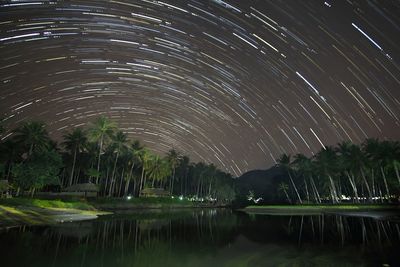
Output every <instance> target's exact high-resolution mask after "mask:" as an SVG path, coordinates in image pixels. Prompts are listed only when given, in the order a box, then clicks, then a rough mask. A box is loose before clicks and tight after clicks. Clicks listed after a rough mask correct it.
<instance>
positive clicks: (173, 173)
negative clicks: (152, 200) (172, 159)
mask: <svg viewBox="0 0 400 267" xmlns="http://www.w3.org/2000/svg"><path fill="white" fill-rule="evenodd" d="M174 181H175V168H173V171H172V181H171V196H172V194H173V193H174Z"/></svg>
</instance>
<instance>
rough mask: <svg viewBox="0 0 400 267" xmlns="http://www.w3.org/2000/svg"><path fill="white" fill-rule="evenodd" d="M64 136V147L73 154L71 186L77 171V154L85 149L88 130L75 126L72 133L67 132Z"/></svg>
mask: <svg viewBox="0 0 400 267" xmlns="http://www.w3.org/2000/svg"><path fill="white" fill-rule="evenodd" d="M63 137H64V142H63V145H64V147H65V148H66V149H67V150H68V151H69V152H70V153H71V154H72V155H73V161H72V168H71V175H70V178H69V186H71V185H72V181H73V177H74V172H75V165H76V158H77V155H78V154H79V153H80V152H82V151H83V150H84V149H85V147H86V143H87V137H86V132H85V131H84V130H82V128H79V127H78V128H75V129H74V130H73V131H71V132H70V133H67V134H65V135H64V136H63Z"/></svg>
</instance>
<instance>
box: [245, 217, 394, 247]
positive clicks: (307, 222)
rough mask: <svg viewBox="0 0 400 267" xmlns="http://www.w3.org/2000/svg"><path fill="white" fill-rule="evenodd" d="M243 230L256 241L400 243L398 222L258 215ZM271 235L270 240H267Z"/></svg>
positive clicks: (249, 220)
mask: <svg viewBox="0 0 400 267" xmlns="http://www.w3.org/2000/svg"><path fill="white" fill-rule="evenodd" d="M245 220H247V221H246V222H245V223H243V224H242V225H243V227H244V229H243V231H244V232H245V233H246V236H248V237H249V239H251V240H254V241H256V242H271V241H273V242H275V241H281V242H293V241H294V240H296V241H298V244H299V245H301V244H302V243H304V242H314V243H315V242H316V241H318V242H319V243H320V244H324V243H337V242H339V243H340V244H341V245H344V244H345V243H346V242H350V243H357V244H362V245H369V244H371V245H378V244H379V245H380V246H384V245H391V244H392V243H393V242H399V241H400V226H399V223H398V222H395V221H386V220H377V219H373V218H367V217H348V216H341V215H312V216H311V215H310V216H308V215H307V216H265V215H261V216H257V218H256V220H254V219H250V218H246V219H245ZM266 236H268V238H266Z"/></svg>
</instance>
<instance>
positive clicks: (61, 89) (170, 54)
mask: <svg viewBox="0 0 400 267" xmlns="http://www.w3.org/2000/svg"><path fill="white" fill-rule="evenodd" d="M399 41H400V2H399V1H389V0H387V1H373V0H370V1H351V0H347V1H318V0H313V1H283V0H282V1H261V0H246V1H239V0H236V1H233V0H230V1H228V0H226V1H222V0H210V1H206V0H197V1H196V0H187V1H171V0H164V1H152V0H142V1H139V0H136V1H134V0H115V1H114V0H104V1H95V0H90V1H55V0H54V1H26V0H24V1H17V0H14V1H1V2H0V53H1V54H0V55H1V58H0V80H1V95H0V116H1V117H2V118H3V120H4V124H5V125H6V126H7V129H8V132H6V133H5V134H4V135H3V136H2V137H1V138H2V139H6V138H7V137H9V136H10V135H11V134H12V133H11V132H10V130H11V129H12V128H14V127H15V126H17V125H18V124H19V123H20V122H22V121H24V120H27V119H31V120H42V121H45V122H46V123H47V124H48V127H49V131H50V133H51V135H52V136H54V137H56V138H57V137H60V136H61V135H62V133H64V132H65V131H67V130H70V129H72V128H73V127H78V126H85V125H86V124H87V122H89V121H92V120H93V119H94V118H95V117H97V116H100V115H106V116H109V117H110V118H111V119H113V120H115V121H116V122H117V123H118V125H119V127H120V128H121V129H122V130H123V131H124V132H126V133H128V134H129V136H130V137H131V138H133V139H139V140H140V141H142V142H143V143H144V144H145V145H146V146H148V147H150V148H151V149H152V150H153V151H155V152H156V153H161V154H163V153H165V152H166V151H168V150H169V149H171V148H175V149H177V150H179V151H180V152H182V153H184V154H188V155H190V157H191V158H192V159H193V160H195V161H200V160H201V161H205V162H213V163H214V164H216V165H218V166H219V167H221V168H222V169H224V170H226V171H228V172H230V173H232V174H234V175H240V174H242V173H243V172H245V171H248V170H251V169H255V168H267V167H270V166H271V165H273V164H274V163H275V159H276V158H278V157H279V156H280V155H281V154H282V153H288V154H296V153H300V152H301V153H304V154H306V155H312V154H313V153H315V152H316V151H318V150H320V149H321V147H324V146H326V145H334V144H336V143H338V142H339V141H342V140H349V141H352V142H355V143H359V142H362V141H363V140H364V139H365V138H367V137H379V138H381V139H399V138H400V124H399V123H400V122H399V118H400V102H399V99H400V67H399V65H398V63H399V60H400V54H399V52H400V48H399V45H398V43H399Z"/></svg>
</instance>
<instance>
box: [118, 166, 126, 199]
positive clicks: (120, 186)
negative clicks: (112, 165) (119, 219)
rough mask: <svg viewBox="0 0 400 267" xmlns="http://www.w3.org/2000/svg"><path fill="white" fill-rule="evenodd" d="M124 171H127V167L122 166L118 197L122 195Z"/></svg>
mask: <svg viewBox="0 0 400 267" xmlns="http://www.w3.org/2000/svg"><path fill="white" fill-rule="evenodd" d="M124 172H125V168H122V173H121V181H120V182H119V189H118V197H120V196H121V190H122V182H123V181H124Z"/></svg>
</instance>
